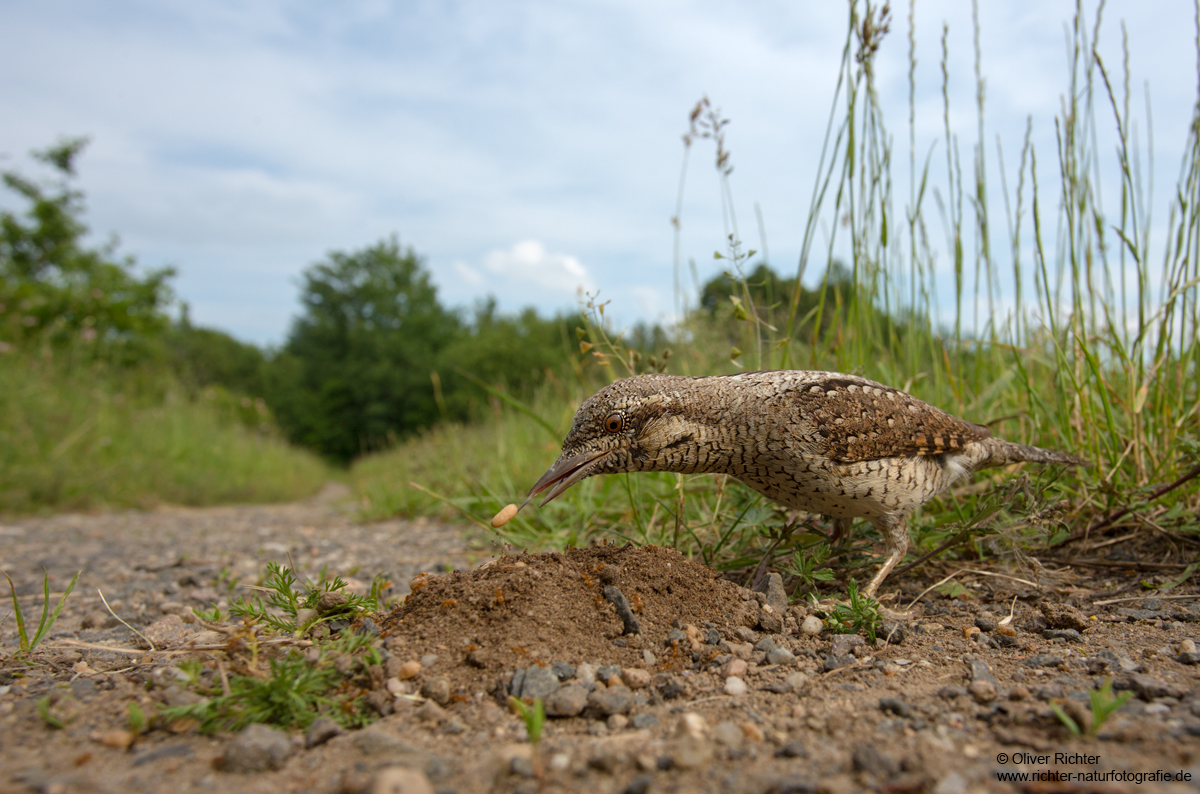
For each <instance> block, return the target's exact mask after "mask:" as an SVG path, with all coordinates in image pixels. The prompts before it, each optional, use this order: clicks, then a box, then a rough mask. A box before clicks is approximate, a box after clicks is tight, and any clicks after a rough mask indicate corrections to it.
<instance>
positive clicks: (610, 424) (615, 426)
mask: <svg viewBox="0 0 1200 794" xmlns="http://www.w3.org/2000/svg"><path fill="white" fill-rule="evenodd" d="M624 426H625V417H623V416H621V415H620V414H609V415H608V418H607V419H605V420H604V429H605V430H607V431H608V432H610V433H620V432H621V428H622V427H624Z"/></svg>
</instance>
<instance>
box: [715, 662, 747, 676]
mask: <svg viewBox="0 0 1200 794" xmlns="http://www.w3.org/2000/svg"><path fill="white" fill-rule="evenodd" d="M746 669H747V664H746V661H745V660H744V659H730V660H729V661H728V662H726V663H725V665H724V666H723V667H722V668H721V675H723V676H725V677H726V678H741V677H742V676H744V675H745V674H746Z"/></svg>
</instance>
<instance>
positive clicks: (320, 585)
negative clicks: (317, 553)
mask: <svg viewBox="0 0 1200 794" xmlns="http://www.w3.org/2000/svg"><path fill="white" fill-rule="evenodd" d="M263 582H264V583H263V584H261V585H251V586H250V587H251V589H253V590H255V591H257V592H260V593H263V594H264V595H263V596H250V597H246V598H242V599H239V600H237V601H234V602H233V603H231V604H230V605H229V613H230V615H234V616H237V617H240V618H245V619H248V620H251V621H254V622H257V623H265V624H266V625H268V626H270V627H271V628H273V629H275V630H276V631H280V632H284V633H287V634H298V633H303V632H305V631H308V630H310V629H312V628H313V627H314V626H316V625H317V624H319V623H323V622H326V621H330V620H334V619H337V618H346V617H353V616H355V615H358V614H361V613H366V614H369V613H373V612H375V610H376V609H378V608H379V601H378V597H379V589H380V586H381V585H382V579H381V577H376V579H375V581H374V582H373V583H372V586H371V592H370V593H368V594H367V595H355V594H354V593H346V592H343V591H344V590H345V589H346V587H347V584H346V581H345V580H344V579H342V578H341V577H340V576H334V577H332V578H326V577H324V576H322V577H321V579H320V580H318V581H316V582H308V583H304V584H300V583H299V581H298V580H297V579H296V574H295V572H294V571H293V570H292V569H291V568H287V567H284V566H282V565H280V564H279V563H277V562H268V563H267V571H266V576H265V578H264V580H263ZM218 611H219V610H218Z"/></svg>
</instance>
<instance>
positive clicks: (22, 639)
mask: <svg viewBox="0 0 1200 794" xmlns="http://www.w3.org/2000/svg"><path fill="white" fill-rule="evenodd" d="M82 573H83V571H79V572H78V573H76V574H75V577H74V578H73V579H71V584H69V585H67V589H66V590H65V591H64V592H63V594H62V595H61V596H60V597H59V599H58V604H57V606H55V607H54V611H53V612H51V611H50V572H49V571H45V572H44V573H43V575H42V598H43V600H42V619H41V620H40V621H39V622H38V627H37V631H35V632H34V634H33V637H32V638H30V636H29V633H28V632H27V631H26V629H25V616H24V614H23V613H22V612H21V604H20V602H18V601H17V588H16V587H15V586H14V585H13V581H12V579H11V578H9V575H8V574H4V578H5V579H7V580H8V591H9V593H11V594H12V604H13V617H15V618H16V621H17V640H18V644H19V646H20V650H18V651H17V655H18V656H21V657H25V656H28V655H29V654H30V653H32V652H33V651H34V650H35V649H36V648H37V647H38V645H40V644H41V642H42V640H43V639H45V637H46V634H48V633H49V632H50V629H51V628H53V627H54V623H55V621H57V620H58V616H59V615H60V614H61V613H62V608H63V605H64V604H66V603H67V596H69V595H71V591H72V590H74V589H75V583H76V582H78V581H79V575H80V574H82Z"/></svg>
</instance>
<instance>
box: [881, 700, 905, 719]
mask: <svg viewBox="0 0 1200 794" xmlns="http://www.w3.org/2000/svg"><path fill="white" fill-rule="evenodd" d="M879 709H880V711H883V712H891V713H892V714H895V715H896V716H897V717H911V716H912V713H913V708H912V706H910V705H908V704H907V703H905V702H904V701H903V700H901V699H900V698H880V699H879Z"/></svg>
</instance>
